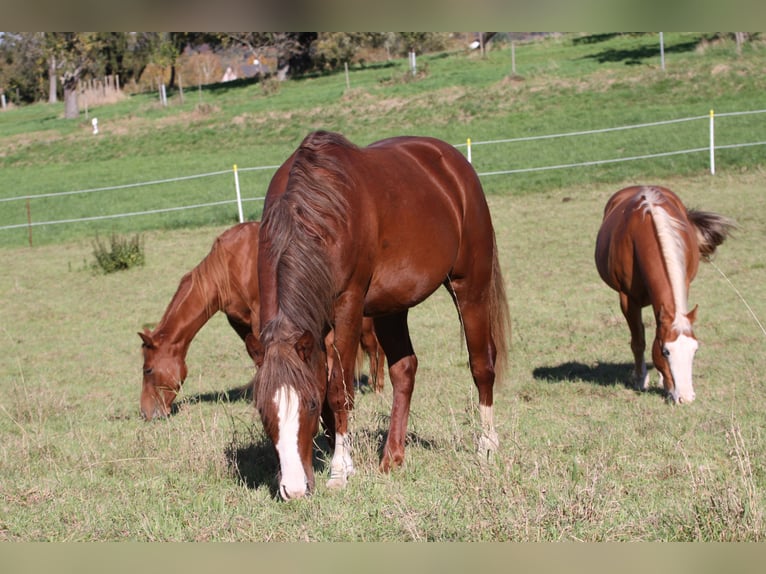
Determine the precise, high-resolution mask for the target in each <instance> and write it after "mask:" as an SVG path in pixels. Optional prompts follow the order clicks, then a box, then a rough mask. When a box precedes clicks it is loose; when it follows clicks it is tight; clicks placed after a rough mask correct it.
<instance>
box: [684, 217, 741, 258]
mask: <svg viewBox="0 0 766 574" xmlns="http://www.w3.org/2000/svg"><path fill="white" fill-rule="evenodd" d="M687 215H688V217H689V221H690V222H691V223H692V225H694V229H695V231H696V232H697V243H698V244H699V251H700V255H701V256H702V259H704V260H705V261H709V260H710V259H711V258H712V257H713V254H714V253H715V250H716V247H718V246H719V245H721V244H722V243H723V242H724V240H725V239H726V238H727V237H729V236H730V235H731V232H732V231H733V230H734V229H736V228H737V222H736V221H734V220H733V219H730V218H728V217H726V216H723V215H719V214H717V213H712V212H710V211H699V210H697V209H690V210H688V212H687Z"/></svg>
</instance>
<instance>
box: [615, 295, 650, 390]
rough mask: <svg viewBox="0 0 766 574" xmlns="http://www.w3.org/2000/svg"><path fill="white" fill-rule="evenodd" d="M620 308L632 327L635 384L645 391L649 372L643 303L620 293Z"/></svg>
mask: <svg viewBox="0 0 766 574" xmlns="http://www.w3.org/2000/svg"><path fill="white" fill-rule="evenodd" d="M620 309H621V310H622V314H623V315H624V316H625V320H626V321H627V322H628V328H629V329H630V349H631V351H633V364H634V367H633V384H634V385H635V386H636V387H637V388H638V389H640V390H642V391H645V390H646V389H647V387H648V386H649V373H648V371H647V370H646V362H645V361H644V351H645V350H646V335H645V333H644V323H643V320H642V319H641V305H639V304H638V303H636V302H635V301H634V300H633V299H630V298H629V297H628V296H627V295H625V294H624V293H620Z"/></svg>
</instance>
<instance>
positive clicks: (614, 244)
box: [595, 186, 735, 403]
mask: <svg viewBox="0 0 766 574" xmlns="http://www.w3.org/2000/svg"><path fill="white" fill-rule="evenodd" d="M734 227H735V223H734V221H732V220H731V219H729V218H727V217H724V216H722V215H718V214H716V213H711V212H707V211H699V210H695V209H686V207H685V206H684V204H683V203H682V202H681V200H680V199H679V198H678V196H677V195H676V194H675V193H673V192H672V191H670V190H669V189H666V188H663V187H653V186H633V187H627V188H625V189H622V190H620V191H618V192H617V193H615V194H614V195H613V196H612V197H611V198H610V199H609V201H608V202H607V204H606V207H605V208H604V216H603V221H602V224H601V228H600V229H599V231H598V235H597V238H596V253H595V259H596V267H597V269H598V272H599V275H600V276H601V278H602V279H603V280H604V282H605V283H606V284H607V285H608V286H609V287H611V288H612V289H614V290H615V291H617V292H618V293H619V296H620V309H621V310H622V313H623V315H624V316H625V319H626V321H627V323H628V327H629V329H630V335H631V339H630V347H631V349H632V351H633V359H634V371H633V380H634V383H635V384H636V385H637V386H638V387H639V388H640V389H642V390H646V389H647V387H648V384H649V374H648V372H647V368H646V363H645V361H644V350H645V349H646V339H645V335H644V324H643V321H642V318H641V310H642V309H643V307H646V306H648V305H651V306H652V309H653V311H654V320H655V325H656V330H655V337H654V343H653V345H652V359H653V361H654V368H655V369H657V371H658V372H659V378H660V384H661V385H662V386H663V387H664V389H665V391H666V393H667V395H668V396H669V397H670V399H671V400H672V401H673V402H674V403H690V402H692V401H693V400H694V399H695V396H696V395H695V392H694V385H693V383H692V362H693V359H694V354H695V353H696V351H697V347H698V346H699V343H698V341H697V338H696V337H695V336H694V330H693V325H694V322H695V320H696V318H697V306H696V305H695V306H694V308H693V309H692V310H689V303H688V297H689V286H690V285H691V282H692V280H693V279H694V277H695V276H696V274H697V269H698V267H699V262H700V258H702V259H703V260H707V259H709V258H710V257H712V255H713V254H714V253H715V251H716V248H717V247H718V246H719V245H721V244H722V243H723V242H724V240H725V239H726V237H727V236H728V235H729V234H730V231H731V229H732V228H734Z"/></svg>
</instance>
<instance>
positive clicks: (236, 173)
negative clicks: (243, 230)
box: [234, 163, 245, 223]
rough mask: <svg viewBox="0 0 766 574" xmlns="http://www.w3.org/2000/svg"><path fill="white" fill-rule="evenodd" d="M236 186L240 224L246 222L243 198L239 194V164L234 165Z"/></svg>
mask: <svg viewBox="0 0 766 574" xmlns="http://www.w3.org/2000/svg"><path fill="white" fill-rule="evenodd" d="M234 186H235V187H236V188H237V212H238V213H239V222H240V223H243V222H244V221H245V218H244V216H243V215H242V196H241V195H240V193H239V173H238V172H237V164H236V163H235V164H234Z"/></svg>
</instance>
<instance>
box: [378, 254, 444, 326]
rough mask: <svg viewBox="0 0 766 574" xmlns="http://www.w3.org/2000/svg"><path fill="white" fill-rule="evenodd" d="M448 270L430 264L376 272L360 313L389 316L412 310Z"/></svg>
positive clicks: (441, 279)
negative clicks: (362, 311)
mask: <svg viewBox="0 0 766 574" xmlns="http://www.w3.org/2000/svg"><path fill="white" fill-rule="evenodd" d="M449 269H450V268H449V265H431V266H418V267H413V268H407V269H398V270H396V269H382V270H381V269H378V270H376V272H375V274H374V275H373V278H372V281H371V283H370V287H369V289H368V291H367V295H366V297H365V299H364V314H365V315H367V316H371V317H373V316H378V315H389V314H391V313H398V312H401V311H404V310H405V309H409V308H410V307H414V306H415V305H417V304H418V303H421V302H422V301H424V300H425V299H427V298H428V296H429V295H431V294H432V293H433V292H434V291H436V290H437V289H438V288H439V286H440V285H441V284H442V282H443V281H444V280H445V279H446V277H447V274H448V273H449Z"/></svg>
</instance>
